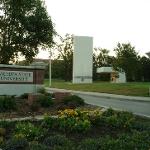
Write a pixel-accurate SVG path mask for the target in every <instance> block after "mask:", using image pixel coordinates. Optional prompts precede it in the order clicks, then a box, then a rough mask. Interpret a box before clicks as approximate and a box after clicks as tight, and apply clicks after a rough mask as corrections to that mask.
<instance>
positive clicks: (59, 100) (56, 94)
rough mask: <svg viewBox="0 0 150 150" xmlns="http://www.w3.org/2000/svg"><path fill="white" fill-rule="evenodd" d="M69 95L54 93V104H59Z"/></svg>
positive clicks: (66, 93) (67, 93)
mask: <svg viewBox="0 0 150 150" xmlns="http://www.w3.org/2000/svg"><path fill="white" fill-rule="evenodd" d="M70 95H71V93H69V92H55V93H54V97H55V101H56V103H57V102H58V103H59V102H61V101H62V100H63V99H64V98H65V97H67V96H70Z"/></svg>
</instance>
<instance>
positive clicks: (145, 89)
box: [45, 80, 150, 97]
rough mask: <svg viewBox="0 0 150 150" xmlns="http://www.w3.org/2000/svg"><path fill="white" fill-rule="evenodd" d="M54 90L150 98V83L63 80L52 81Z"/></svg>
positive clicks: (46, 84)
mask: <svg viewBox="0 0 150 150" xmlns="http://www.w3.org/2000/svg"><path fill="white" fill-rule="evenodd" d="M48 83H49V81H48V80H45V86H47V87H48V85H49V84H48ZM51 87H53V88H60V89H68V90H76V91H86V92H99V93H110V94H118V95H130V96H147V97H148V96H149V88H150V83H148V82H129V83H109V82H98V81H97V82H94V83H93V84H72V83H71V82H65V81H63V80H52V85H51Z"/></svg>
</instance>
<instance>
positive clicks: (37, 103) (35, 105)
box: [30, 101, 41, 112]
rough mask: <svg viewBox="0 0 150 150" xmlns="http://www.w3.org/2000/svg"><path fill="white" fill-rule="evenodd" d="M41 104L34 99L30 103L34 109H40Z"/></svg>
mask: <svg viewBox="0 0 150 150" xmlns="http://www.w3.org/2000/svg"><path fill="white" fill-rule="evenodd" d="M40 106H41V105H40V104H39V102H38V101H33V103H32V104H31V105H30V109H31V110H32V111H33V112H34V111H38V110H39V109H40Z"/></svg>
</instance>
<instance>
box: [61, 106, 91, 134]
mask: <svg viewBox="0 0 150 150" xmlns="http://www.w3.org/2000/svg"><path fill="white" fill-rule="evenodd" d="M58 126H59V128H60V129H61V130H64V131H66V132H68V131H70V132H86V131H87V130H89V129H90V127H91V122H90V120H89V117H88V115H87V113H86V112H82V111H79V110H74V109H66V110H64V111H59V115H58Z"/></svg>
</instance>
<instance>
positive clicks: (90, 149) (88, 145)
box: [77, 139, 100, 150]
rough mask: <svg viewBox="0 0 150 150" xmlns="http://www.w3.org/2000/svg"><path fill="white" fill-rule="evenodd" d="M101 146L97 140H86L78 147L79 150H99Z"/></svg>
mask: <svg viewBox="0 0 150 150" xmlns="http://www.w3.org/2000/svg"><path fill="white" fill-rule="evenodd" d="M99 147H100V144H99V141H98V140H97V139H85V140H83V141H82V142H81V143H80V145H79V146H78V147H77V150H99Z"/></svg>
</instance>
